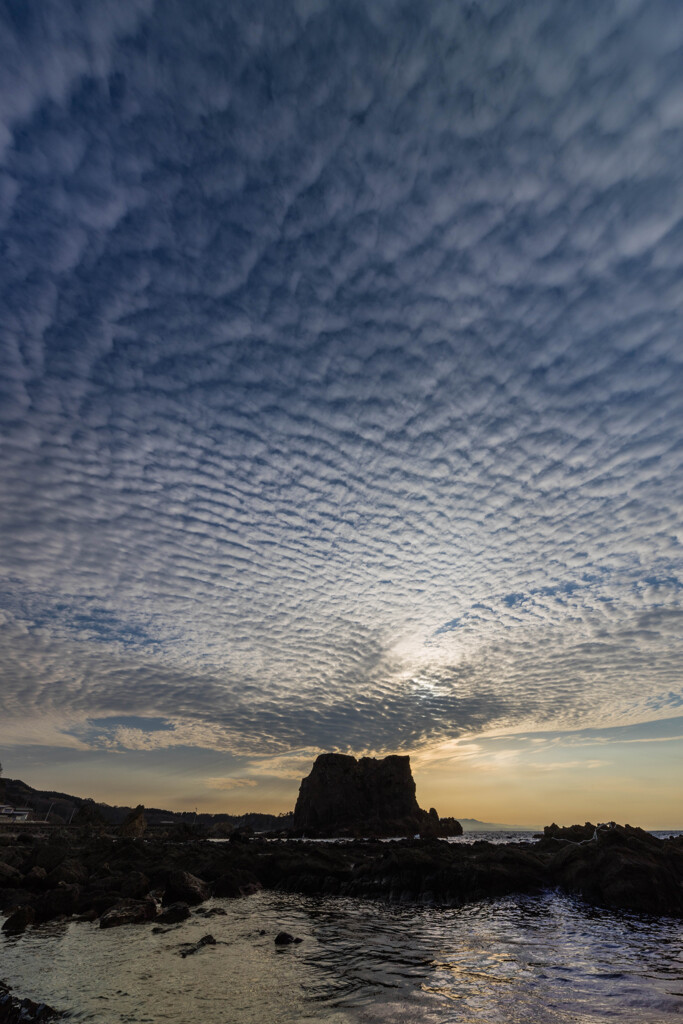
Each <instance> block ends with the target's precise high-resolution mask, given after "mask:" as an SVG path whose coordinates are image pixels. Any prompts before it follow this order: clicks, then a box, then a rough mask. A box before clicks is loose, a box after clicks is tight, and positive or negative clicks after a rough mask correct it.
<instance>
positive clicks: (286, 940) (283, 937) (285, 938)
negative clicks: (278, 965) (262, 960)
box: [273, 932, 303, 946]
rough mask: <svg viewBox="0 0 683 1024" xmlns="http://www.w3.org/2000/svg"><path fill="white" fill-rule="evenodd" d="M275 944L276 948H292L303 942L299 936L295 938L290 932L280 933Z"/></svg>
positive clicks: (275, 939)
mask: <svg viewBox="0 0 683 1024" xmlns="http://www.w3.org/2000/svg"><path fill="white" fill-rule="evenodd" d="M273 942H274V943H275V945H276V946H291V945H292V944H293V943H299V942H303V939H300V938H299V937H298V936H297V937H296V938H295V937H294V936H293V935H290V933H289V932H278V933H277V935H276V936H275V938H274V939H273Z"/></svg>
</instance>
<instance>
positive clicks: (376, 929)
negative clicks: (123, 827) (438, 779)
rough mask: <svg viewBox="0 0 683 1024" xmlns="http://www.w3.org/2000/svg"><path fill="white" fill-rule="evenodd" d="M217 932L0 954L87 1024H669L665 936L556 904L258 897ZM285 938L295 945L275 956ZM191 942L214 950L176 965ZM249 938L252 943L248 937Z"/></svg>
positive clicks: (20, 978) (24, 985)
mask: <svg viewBox="0 0 683 1024" xmlns="http://www.w3.org/2000/svg"><path fill="white" fill-rule="evenodd" d="M215 903H216V905H220V906H221V908H222V909H224V910H225V911H226V915H225V916H217V917H214V918H212V919H210V920H206V919H202V918H198V917H195V918H192V919H191V920H190V921H188V922H185V923H183V924H182V925H180V926H177V927H176V928H172V929H169V930H168V931H165V932H163V933H161V934H157V935H154V934H153V933H152V931H151V928H147V927H129V928H121V929H117V930H116V931H101V930H100V929H99V928H97V926H96V925H86V924H74V923H71V924H59V925H58V924H55V923H54V922H53V923H51V924H49V925H46V926H44V927H42V928H39V929H36V930H35V931H33V932H27V933H26V934H25V935H24V936H22V937H21V938H20V939H18V940H17V939H14V940H8V939H5V940H4V941H3V944H2V946H1V947H0V948H1V950H2V952H1V955H2V973H3V975H4V977H6V979H7V980H8V981H9V982H10V983H12V984H14V985H15V986H16V988H17V990H18V991H20V992H21V993H22V994H26V995H33V996H39V997H40V998H45V999H47V1000H48V1001H49V1002H51V1003H53V1004H54V1005H58V1006H61V1007H71V1008H73V1010H74V1017H75V1019H76V1020H83V1021H97V1022H102V1024H121V1022H124V1021H126V1022H142V1021H156V1022H163V1021H167V1022H173V1024H181V1022H182V1024H186V1022H187V1021H188V1020H194V1019H200V1020H202V1022H205V1024H214V1022H215V1024H219V1022H220V1024H226V1022H238V1021H239V1022H240V1024H251V1022H261V1021H263V1020H272V1021H277V1022H278V1024H290V1022H291V1024H294V1022H299V1021H321V1022H323V1021H324V1022H328V1024H374V1022H389V1021H391V1022H392V1024H395V1022H401V1021H406V1022H407V1021H411V1022H413V1024H436V1022H437V1021H438V1022H439V1024H451V1022H452V1024H456V1022H457V1024H470V1022H471V1024H474V1022H477V1024H481V1022H484V1024H485V1022H496V1024H517V1022H522V1021H524V1022H532V1024H544V1022H550V1021H553V1022H559V1024H564V1022H569V1021H576V1020H581V1021H582V1022H598V1021H600V1022H605V1021H608V1020H609V1021H615V1020H616V1021H619V1020H621V1021H624V1022H626V1021H628V1022H643V1024H644V1022H648V1024H651V1022H652V1021H655V1020H656V1021H658V1022H665V1021H668V1020H671V1021H673V1020H678V1021H679V1020H680V1014H681V1011H683V1001H682V1000H681V996H680V992H681V991H682V990H683V963H682V958H683V940H682V938H681V932H680V925H679V923H678V922H676V921H673V920H657V919H650V918H644V917H638V916H636V915H629V914H614V913H610V912H607V911H600V910H595V909H591V908H587V907H585V906H584V905H583V904H581V903H580V902H578V901H574V900H571V899H569V898H567V897H565V896H561V895H559V894H556V893H547V894H545V895H542V896H537V897H528V896H526V897H518V898H507V899H500V900H491V901H484V902H481V903H478V904H475V905H472V906H470V907H465V908H461V909H439V908H435V907H415V906H396V905H387V904H381V903H378V902H370V901H359V900H350V899H349V900H340V899H336V900H335V899H313V898H303V897H299V896H296V895H291V894H286V895H285V894H277V893H261V894H258V895H257V896H255V897H249V898H247V899H240V900H234V901H215ZM281 928H285V929H286V930H287V931H290V932H293V933H294V934H296V935H299V936H301V937H302V938H303V940H304V941H303V942H302V943H301V944H300V945H298V946H290V947H287V948H285V949H284V950H282V951H281V952H278V951H277V948H276V947H275V946H274V943H273V936H274V935H275V934H276V932H277V931H278V930H280V929H281ZM207 931H211V933H212V934H213V935H214V936H215V938H216V939H217V941H218V945H217V946H215V947H207V948H205V949H203V950H202V951H201V952H200V953H198V954H197V955H196V956H193V957H189V958H187V959H185V960H183V959H182V958H181V957H180V955H179V950H180V947H181V944H182V943H183V942H186V941H196V940H197V939H199V938H200V937H201V935H203V934H205V933H206V932H207ZM262 932H265V934H261V933H262Z"/></svg>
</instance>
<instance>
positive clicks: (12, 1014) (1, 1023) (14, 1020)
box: [0, 981, 62, 1024]
mask: <svg viewBox="0 0 683 1024" xmlns="http://www.w3.org/2000/svg"><path fill="white" fill-rule="evenodd" d="M61 1017H62V1014H61V1013H58V1011H57V1010H55V1009H53V1008H52V1007H51V1006H48V1005H47V1003H34V1002H33V1000H32V999H19V998H18V997H17V996H13V995H12V990H11V989H10V987H9V985H5V984H4V982H2V981H0V1024H32V1022H33V1021H36V1022H40V1024H47V1022H48V1021H51V1020H59V1019H60V1018H61Z"/></svg>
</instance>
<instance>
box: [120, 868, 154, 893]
mask: <svg viewBox="0 0 683 1024" xmlns="http://www.w3.org/2000/svg"><path fill="white" fill-rule="evenodd" d="M149 887H150V881H149V878H148V877H147V875H144V874H143V873H142V871H129V872H128V874H127V875H126V876H125V877H124V878H123V879H122V880H121V895H122V896H125V897H126V898H128V899H134V900H137V899H142V897H143V896H145V895H146V894H147V893H148V892H149Z"/></svg>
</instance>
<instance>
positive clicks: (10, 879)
mask: <svg viewBox="0 0 683 1024" xmlns="http://www.w3.org/2000/svg"><path fill="white" fill-rule="evenodd" d="M21 881H22V875H21V871H19V870H18V869H17V868H13V867H12V866H11V864H7V863H5V862H4V861H0V885H3V886H10V885H18V884H19V883H20V882H21Z"/></svg>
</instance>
